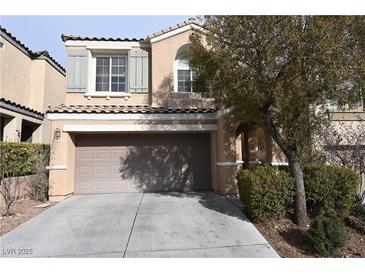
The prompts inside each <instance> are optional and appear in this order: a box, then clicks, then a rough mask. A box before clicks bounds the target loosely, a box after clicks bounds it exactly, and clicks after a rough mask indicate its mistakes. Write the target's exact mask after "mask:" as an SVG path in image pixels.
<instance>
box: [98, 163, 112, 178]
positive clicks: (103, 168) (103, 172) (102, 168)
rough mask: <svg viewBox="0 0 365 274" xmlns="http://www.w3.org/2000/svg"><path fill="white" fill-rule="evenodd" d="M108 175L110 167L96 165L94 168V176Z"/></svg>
mask: <svg viewBox="0 0 365 274" xmlns="http://www.w3.org/2000/svg"><path fill="white" fill-rule="evenodd" d="M109 173H110V166H108V165H97V166H96V167H95V176H100V175H108V174H109Z"/></svg>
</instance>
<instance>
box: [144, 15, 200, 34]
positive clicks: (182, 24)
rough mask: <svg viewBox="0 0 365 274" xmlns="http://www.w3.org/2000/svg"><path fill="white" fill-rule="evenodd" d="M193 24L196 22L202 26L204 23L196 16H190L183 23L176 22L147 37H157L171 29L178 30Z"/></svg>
mask: <svg viewBox="0 0 365 274" xmlns="http://www.w3.org/2000/svg"><path fill="white" fill-rule="evenodd" d="M191 24H194V25H197V26H199V27H202V24H201V23H200V22H199V21H198V20H197V19H195V18H189V19H188V20H185V21H184V22H182V23H179V24H175V25H173V26H170V27H168V28H166V29H163V30H160V31H158V32H154V33H152V34H151V35H150V36H148V37H147V38H148V39H151V38H155V37H157V36H160V35H162V34H165V33H168V32H170V31H173V30H176V29H179V28H182V27H185V26H187V25H191Z"/></svg>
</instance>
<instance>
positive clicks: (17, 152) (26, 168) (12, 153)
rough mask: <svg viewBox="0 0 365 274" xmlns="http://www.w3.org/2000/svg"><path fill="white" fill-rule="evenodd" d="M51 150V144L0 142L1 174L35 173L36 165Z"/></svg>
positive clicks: (12, 175)
mask: <svg viewBox="0 0 365 274" xmlns="http://www.w3.org/2000/svg"><path fill="white" fill-rule="evenodd" d="M48 151H49V145H46V144H29V143H11V142H0V153H1V154H0V160H1V167H0V172H1V173H0V174H1V176H2V177H5V178H6V177H16V176H24V175H29V174H34V173H35V170H34V169H35V166H36V165H37V163H38V162H39V161H41V160H42V159H43V158H44V155H45V154H47V153H48Z"/></svg>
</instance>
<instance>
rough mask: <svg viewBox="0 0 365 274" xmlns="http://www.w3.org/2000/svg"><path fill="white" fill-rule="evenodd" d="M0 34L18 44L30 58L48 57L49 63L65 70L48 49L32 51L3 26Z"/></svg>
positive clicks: (0, 27)
mask: <svg viewBox="0 0 365 274" xmlns="http://www.w3.org/2000/svg"><path fill="white" fill-rule="evenodd" d="M0 36H2V37H4V38H6V37H8V38H10V39H11V40H12V41H13V42H14V43H15V44H16V45H18V46H19V47H20V48H21V49H23V52H24V53H26V54H27V55H28V56H29V57H30V58H31V59H37V58H40V57H43V58H46V59H48V60H49V61H50V62H51V63H53V64H54V65H55V66H56V67H57V68H59V69H60V70H61V71H63V72H66V70H65V68H64V67H63V66H61V64H59V63H58V62H57V61H56V60H55V59H54V58H53V57H52V56H50V55H49V53H48V51H46V50H43V51H32V50H31V49H29V48H28V47H27V46H25V45H24V44H23V43H22V42H20V41H19V40H18V39H17V38H16V37H15V36H13V35H12V34H11V33H10V32H8V31H7V30H6V29H5V28H3V27H2V26H0Z"/></svg>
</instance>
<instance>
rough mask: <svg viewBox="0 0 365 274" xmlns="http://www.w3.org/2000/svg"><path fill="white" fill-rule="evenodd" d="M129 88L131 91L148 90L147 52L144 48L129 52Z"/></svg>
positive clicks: (143, 91) (140, 91) (141, 91)
mask: <svg viewBox="0 0 365 274" xmlns="http://www.w3.org/2000/svg"><path fill="white" fill-rule="evenodd" d="M129 90H130V92H131V93H145V92H148V52H147V51H145V50H142V49H132V50H131V51H130V52H129Z"/></svg>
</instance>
